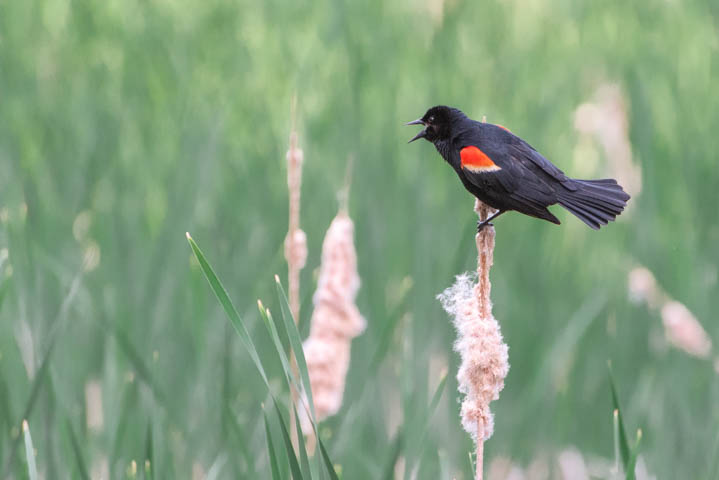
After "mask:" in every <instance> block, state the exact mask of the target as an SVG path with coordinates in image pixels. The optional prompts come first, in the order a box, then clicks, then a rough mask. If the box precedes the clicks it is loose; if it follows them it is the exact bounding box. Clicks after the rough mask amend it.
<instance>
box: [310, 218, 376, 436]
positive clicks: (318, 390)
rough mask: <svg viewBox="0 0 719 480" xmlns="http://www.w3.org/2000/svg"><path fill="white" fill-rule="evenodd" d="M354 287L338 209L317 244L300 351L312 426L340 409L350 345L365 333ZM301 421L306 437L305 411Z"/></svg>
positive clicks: (348, 229) (353, 260) (348, 223)
mask: <svg viewBox="0 0 719 480" xmlns="http://www.w3.org/2000/svg"><path fill="white" fill-rule="evenodd" d="M359 286H360V278H359V275H358V273H357V253H356V251H355V245H354V224H353V223H352V220H351V219H350V217H349V216H348V215H347V211H346V210H345V208H344V207H342V208H341V209H340V211H339V213H338V214H337V216H336V217H335V218H334V220H332V223H331V224H330V228H329V230H327V234H326V235H325V239H324V242H323V244H322V265H321V267H320V275H319V279H318V282H317V291H316V292H315V295H314V304H315V309H314V312H313V313H312V321H311V326H310V336H309V338H307V340H306V341H305V342H304V345H303V348H304V354H305V360H306V361H307V370H308V374H309V377H310V385H311V387H312V397H313V399H314V402H315V413H316V414H317V421H321V420H323V419H325V418H327V417H329V416H331V415H334V414H335V413H337V411H338V410H339V409H340V407H341V405H342V395H343V393H344V387H345V376H346V375H347V369H348V367H349V361H350V346H351V341H352V339H353V338H354V337H356V336H358V335H359V334H360V333H362V331H363V330H364V328H365V320H364V318H363V317H362V315H361V314H360V312H359V310H358V309H357V306H356V305H355V303H354V301H355V296H356V295H357V290H358V289H359ZM300 417H301V420H302V430H303V432H304V433H305V434H306V435H309V434H310V433H311V432H312V425H311V424H310V422H309V421H308V420H309V419H308V418H307V415H306V412H305V411H304V409H300Z"/></svg>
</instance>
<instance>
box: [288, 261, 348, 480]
mask: <svg viewBox="0 0 719 480" xmlns="http://www.w3.org/2000/svg"><path fill="white" fill-rule="evenodd" d="M275 285H276V286H277V292H278V294H279V297H280V310H281V313H282V320H283V322H284V326H285V333H286V334H287V338H288V339H289V340H290V347H291V348H292V351H293V352H294V354H295V360H296V361H297V368H298V370H299V371H300V376H301V377H302V384H303V385H304V389H303V391H304V393H305V394H306V396H307V403H308V404H309V414H310V415H309V417H310V418H309V419H310V422H311V423H312V429H313V430H314V432H315V438H316V439H317V445H319V447H320V455H321V456H322V460H323V461H324V463H325V467H326V468H327V472H328V473H329V475H330V478H331V479H332V480H336V479H338V476H337V472H336V471H335V468H334V465H333V464H332V461H331V460H330V458H329V455H327V449H326V448H325V446H324V444H323V443H322V438H321V437H320V432H319V429H318V428H317V422H316V420H315V419H316V418H317V416H316V415H315V403H314V400H313V398H312V386H311V384H310V376H309V371H308V369H307V361H306V360H305V352H304V349H303V348H302V341H301V340H300V332H299V330H298V329H297V325H296V324H295V322H294V320H293V318H292V313H291V311H290V304H289V302H288V300H287V295H286V294H285V290H284V288H283V287H282V283H281V282H280V277H279V276H277V275H275ZM303 403H304V402H303ZM303 407H304V405H303ZM305 408H306V407H305Z"/></svg>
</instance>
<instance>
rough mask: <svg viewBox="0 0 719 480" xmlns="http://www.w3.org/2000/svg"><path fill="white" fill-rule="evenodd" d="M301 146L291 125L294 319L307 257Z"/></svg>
mask: <svg viewBox="0 0 719 480" xmlns="http://www.w3.org/2000/svg"><path fill="white" fill-rule="evenodd" d="M302 161H303V153H302V150H301V149H300V148H299V147H298V146H297V132H296V131H294V127H293V129H292V133H291V134H290V149H289V150H288V151H287V186H288V189H289V199H290V206H289V228H288V231H287V238H285V258H286V259H287V277H288V279H287V283H288V290H289V292H288V294H289V303H290V310H291V311H292V316H293V317H294V319H295V322H299V316H300V270H302V268H303V267H304V266H305V261H306V260H307V237H306V235H305V232H303V231H302V229H300V190H301V185H302Z"/></svg>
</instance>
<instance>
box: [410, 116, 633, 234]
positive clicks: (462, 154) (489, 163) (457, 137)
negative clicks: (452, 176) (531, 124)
mask: <svg viewBox="0 0 719 480" xmlns="http://www.w3.org/2000/svg"><path fill="white" fill-rule="evenodd" d="M407 125H424V127H425V128H424V129H423V130H422V131H421V132H419V133H418V134H417V135H415V136H414V138H412V140H410V142H413V141H415V140H417V139H418V138H424V139H426V140H428V141H430V142H432V143H433V144H434V146H435V147H436V148H437V151H438V152H439V153H440V155H442V158H444V159H445V160H446V161H447V163H449V164H450V165H451V166H452V168H454V170H455V171H456V172H457V175H459V179H460V180H462V184H464V188H466V189H467V190H469V192H470V193H472V195H474V196H475V197H477V198H478V199H480V200H481V201H482V202H484V203H486V204H487V205H489V206H490V207H492V208H494V209H496V210H497V212H496V213H495V214H494V215H492V216H491V217H489V218H488V219H486V220H485V221H483V222H481V223H479V224H478V225H477V230H478V231H479V230H481V229H482V228H483V227H484V226H485V225H491V224H490V223H489V222H490V220H492V219H494V218H496V217H498V216H499V215H501V214H503V213H504V212H507V211H509V210H515V211H517V212H521V213H524V214H525V215H530V216H532V217H536V218H542V219H544V220H548V221H550V222H552V223H556V224H557V225H559V220H558V219H557V217H555V216H554V215H552V213H551V212H550V211H549V210H547V207H548V206H550V205H554V204H555V203H558V204H560V205H561V206H563V207H564V208H566V209H567V210H569V211H570V212H571V213H573V214H574V215H575V216H577V217H578V218H579V219H580V220H582V221H583V222H584V223H586V224H587V225H589V226H590V227H592V228H593V229H595V230H598V229H599V227H600V226H602V225H606V224H607V223H608V222H609V221H610V220H614V219H615V218H616V216H617V215H619V214H620V213H622V210H624V207H625V206H626V205H627V200H629V195H628V194H627V193H626V192H625V191H624V190H623V189H622V187H621V186H620V185H619V184H617V181H616V180H614V179H610V178H608V179H604V180H576V179H573V178H569V177H567V176H566V175H564V173H563V172H562V171H561V170H560V169H558V168H557V167H555V166H554V165H553V164H552V163H551V162H549V160H547V159H546V158H544V157H543V156H542V155H541V154H540V153H539V152H537V151H536V150H535V149H534V148H532V146H531V145H529V144H528V143H527V142H525V141H524V140H522V139H521V138H519V137H518V136H516V135H514V134H513V133H512V132H510V131H509V130H507V129H506V128H504V127H502V126H500V125H492V124H491V123H482V122H477V121H474V120H472V119H470V118H468V117H467V116H466V115H465V114H464V113H462V112H461V111H459V110H457V109H456V108H451V107H445V106H443V105H439V106H436V107H432V108H430V109H429V110H427V113H425V114H424V116H422V118H420V119H417V120H415V121H413V122H409V123H408V124H407Z"/></svg>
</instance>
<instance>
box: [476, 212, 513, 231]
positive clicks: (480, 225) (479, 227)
mask: <svg viewBox="0 0 719 480" xmlns="http://www.w3.org/2000/svg"><path fill="white" fill-rule="evenodd" d="M504 212H506V210H497V211H496V212H495V213H494V215H492V216H491V217H489V218H488V219H487V220H483V221H480V220H478V221H477V233H479V232H481V231H482V229H483V228H484V227H486V226H487V225H489V226H490V227H491V226H492V224H491V223H489V222H490V221H491V220H494V219H495V218H497V217H498V216H500V215H501V214H503V213H504Z"/></svg>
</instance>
